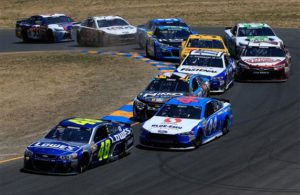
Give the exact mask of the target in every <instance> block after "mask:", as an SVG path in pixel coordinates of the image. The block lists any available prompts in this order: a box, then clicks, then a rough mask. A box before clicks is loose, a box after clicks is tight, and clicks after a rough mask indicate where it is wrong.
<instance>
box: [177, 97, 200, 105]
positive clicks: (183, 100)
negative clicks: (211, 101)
mask: <svg viewBox="0 0 300 195" xmlns="http://www.w3.org/2000/svg"><path fill="white" fill-rule="evenodd" d="M176 100H177V101H179V102H181V103H184V104H188V103H192V102H199V101H198V100H197V99H196V97H180V98H176Z"/></svg>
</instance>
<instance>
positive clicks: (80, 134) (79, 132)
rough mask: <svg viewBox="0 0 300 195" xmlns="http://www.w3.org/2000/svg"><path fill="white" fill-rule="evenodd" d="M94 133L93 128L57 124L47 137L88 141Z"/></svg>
mask: <svg viewBox="0 0 300 195" xmlns="http://www.w3.org/2000/svg"><path fill="white" fill-rule="evenodd" d="M91 134H92V129H85V128H78V127H71V126H67V127H63V126H57V127H55V128H53V129H52V130H51V131H50V132H49V133H48V134H47V135H46V136H45V138H47V139H54V140H58V141H68V142H80V143H88V142H89V140H90V137H91Z"/></svg>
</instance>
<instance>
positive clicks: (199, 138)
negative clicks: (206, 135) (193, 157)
mask: <svg viewBox="0 0 300 195" xmlns="http://www.w3.org/2000/svg"><path fill="white" fill-rule="evenodd" d="M201 145H202V132H201V130H200V129H199V130H198V133H197V137H196V139H195V141H194V146H195V148H199V147H200V146H201Z"/></svg>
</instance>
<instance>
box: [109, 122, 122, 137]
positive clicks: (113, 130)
mask: <svg viewBox="0 0 300 195" xmlns="http://www.w3.org/2000/svg"><path fill="white" fill-rule="evenodd" d="M107 130H108V134H109V135H111V134H115V133H117V132H118V131H119V129H118V126H116V125H111V124H108V125H107Z"/></svg>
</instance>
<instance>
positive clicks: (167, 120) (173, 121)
mask: <svg viewBox="0 0 300 195" xmlns="http://www.w3.org/2000/svg"><path fill="white" fill-rule="evenodd" d="M181 121H182V120H181V119H180V118H166V119H165V120H164V122H165V123H173V124H174V123H175V124H176V123H180V122H181Z"/></svg>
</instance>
